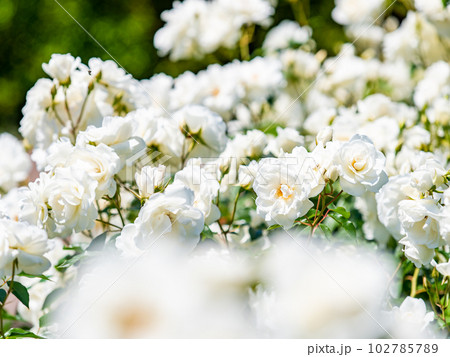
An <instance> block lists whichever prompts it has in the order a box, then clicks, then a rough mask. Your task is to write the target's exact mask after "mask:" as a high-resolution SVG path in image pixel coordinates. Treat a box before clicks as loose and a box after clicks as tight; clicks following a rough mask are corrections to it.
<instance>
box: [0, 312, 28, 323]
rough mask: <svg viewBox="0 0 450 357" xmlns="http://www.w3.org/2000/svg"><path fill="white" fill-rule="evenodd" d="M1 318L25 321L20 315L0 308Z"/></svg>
mask: <svg viewBox="0 0 450 357" xmlns="http://www.w3.org/2000/svg"><path fill="white" fill-rule="evenodd" d="M0 317H1V318H3V320H11V321H22V322H26V321H25V320H24V319H23V318H22V317H20V316H19V315H11V314H8V313H7V312H6V311H5V310H2V313H1V316H0Z"/></svg>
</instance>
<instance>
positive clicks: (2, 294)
mask: <svg viewBox="0 0 450 357" xmlns="http://www.w3.org/2000/svg"><path fill="white" fill-rule="evenodd" d="M5 299H6V291H5V290H3V289H0V303H2V304H3V303H4V302H5Z"/></svg>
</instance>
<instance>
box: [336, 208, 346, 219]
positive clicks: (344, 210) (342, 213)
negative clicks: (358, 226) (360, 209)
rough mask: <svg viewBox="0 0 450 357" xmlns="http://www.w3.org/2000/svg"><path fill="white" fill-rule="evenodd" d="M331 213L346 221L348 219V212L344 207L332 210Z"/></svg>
mask: <svg viewBox="0 0 450 357" xmlns="http://www.w3.org/2000/svg"><path fill="white" fill-rule="evenodd" d="M333 211H334V212H336V213H339V214H340V215H341V216H342V217H344V218H346V219H349V218H350V212H348V211H347V210H346V209H345V208H344V207H336V208H333Z"/></svg>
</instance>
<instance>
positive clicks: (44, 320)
mask: <svg viewBox="0 0 450 357" xmlns="http://www.w3.org/2000/svg"><path fill="white" fill-rule="evenodd" d="M53 321H55V312H49V313H48V314H45V315H43V316H41V317H40V318H39V327H44V326H48V325H50V324H51V323H52V322H53Z"/></svg>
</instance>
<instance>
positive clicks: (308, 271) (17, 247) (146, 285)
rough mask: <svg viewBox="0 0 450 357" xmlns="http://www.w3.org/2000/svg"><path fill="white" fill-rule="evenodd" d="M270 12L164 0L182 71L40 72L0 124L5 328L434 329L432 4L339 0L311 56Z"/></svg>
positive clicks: (232, 1)
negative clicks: (17, 119) (330, 36)
mask: <svg viewBox="0 0 450 357" xmlns="http://www.w3.org/2000/svg"><path fill="white" fill-rule="evenodd" d="M275 3H276V1H269V0H251V1H240V0H227V1H225V0H223V1H222V0H212V1H204V0H187V1H184V2H178V1H176V2H174V4H173V9H170V10H167V11H165V12H163V14H162V19H163V20H164V22H165V24H164V26H163V27H162V28H161V29H160V30H159V31H158V32H157V33H156V36H155V39H154V43H155V46H156V47H157V48H158V50H159V52H160V54H161V56H166V55H167V56H169V57H170V59H171V60H172V61H177V60H181V59H193V60H195V59H198V58H209V57H208V56H211V58H216V57H215V55H217V58H216V60H214V63H212V64H211V65H209V66H208V67H207V68H204V69H202V70H200V71H198V72H197V73H193V72H191V71H186V72H185V73H183V74H181V75H180V76H178V77H176V78H172V77H170V76H168V75H166V74H163V73H159V74H155V75H154V76H153V77H151V78H149V79H144V80H138V79H135V78H133V77H132V76H131V75H130V74H128V73H127V72H126V71H125V70H124V69H123V68H121V67H120V66H119V65H118V64H116V63H115V62H113V61H110V60H107V61H103V60H101V59H99V58H92V59H90V60H89V61H88V63H87V65H85V64H83V63H82V62H81V59H80V58H78V57H77V58H75V57H73V56H72V55H70V54H55V55H53V56H52V57H51V58H50V60H49V62H48V63H45V64H43V70H44V71H45V73H46V74H47V75H48V76H49V78H44V79H39V80H38V81H37V82H36V84H35V86H34V87H33V88H31V89H30V91H29V92H28V94H27V97H26V104H25V106H24V108H23V118H22V120H21V123H20V128H19V131H20V133H21V135H22V136H23V140H22V141H20V140H19V139H16V138H15V137H13V136H11V135H9V134H6V133H5V134H1V135H0V148H1V149H2V152H3V153H4V155H2V157H1V158H0V193H1V195H2V196H1V197H0V228H1V229H0V321H1V324H0V336H1V337H2V338H16V337H39V336H45V337H66V336H70V337H106V338H116V337H117V338H128V337H139V338H140V337H182V338H184V337H231V338H237V337H248V338H254V337H276V338H278V337H280V338H291V337H294V338H299V337H300V338H301V337H306V338H317V337H328V338H330V337H338V338H340V337H350V338H360V337H361V338H383V337H443V336H446V335H447V334H448V332H449V331H450V323H449V321H450V307H449V301H450V288H449V284H448V282H449V279H450V269H449V266H450V262H449V258H450V183H449V182H450V149H449V148H450V135H449V133H450V99H449V96H450V65H449V53H450V51H449V50H450V38H449V36H448V27H449V26H450V5H448V2H441V1H429V2H428V1H419V0H416V1H415V2H414V8H406V9H404V10H409V11H408V12H407V14H406V15H405V16H404V18H401V19H400V20H401V21H400V22H399V19H398V18H399V17H398V16H397V17H394V16H392V15H393V13H392V11H393V9H392V6H391V5H392V4H391V5H389V4H388V3H387V2H384V1H380V0H371V1H366V0H364V1H363V0H354V1H345V0H339V1H338V0H336V7H335V9H334V10H333V13H332V17H333V19H334V20H335V21H336V22H338V23H339V24H341V25H343V26H344V29H345V31H346V34H347V36H348V39H349V40H350V41H352V42H351V43H346V44H344V45H342V47H341V50H340V53H339V55H338V56H336V57H328V56H327V54H326V52H325V51H324V50H321V49H316V45H315V42H314V34H313V33H312V30H311V29H310V28H309V27H308V26H300V24H299V23H297V22H294V21H290V20H283V21H281V22H280V23H279V24H278V25H277V24H274V23H273V19H274V18H276V17H274V16H273V15H274V13H275V6H274V4H275ZM409 4H410V2H402V4H398V6H409ZM294 9H296V7H295V6H294ZM261 29H263V31H262V32H261V33H265V32H267V34H266V36H265V40H264V41H262V42H261V44H262V45H261V47H258V46H257V41H256V40H255V39H254V34H255V31H258V30H261ZM219 54H220V56H219ZM236 55H238V56H239V57H240V58H236ZM227 56H228V57H227ZM219 59H220V62H221V63H220V64H219V63H217V62H219ZM33 166H34V168H35V170H33ZM35 171H37V173H36V172H35ZM14 299H16V300H19V302H18V306H16V305H13V304H10V303H11V302H12V301H13V300H14ZM337 306H338V307H339V308H337Z"/></svg>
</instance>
